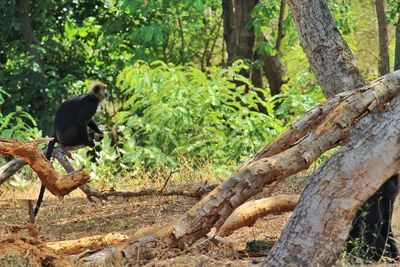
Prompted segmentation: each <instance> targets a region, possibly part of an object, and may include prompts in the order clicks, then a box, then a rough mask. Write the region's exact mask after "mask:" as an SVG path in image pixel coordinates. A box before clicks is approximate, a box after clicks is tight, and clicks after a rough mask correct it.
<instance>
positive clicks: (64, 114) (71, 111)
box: [54, 94, 98, 132]
mask: <svg viewBox="0 0 400 267" xmlns="http://www.w3.org/2000/svg"><path fill="white" fill-rule="evenodd" d="M97 107H98V103H96V101H93V99H92V97H90V96H89V95H88V94H82V95H78V96H74V97H71V98H69V99H67V100H65V101H64V102H63V103H61V105H60V107H59V108H58V110H57V112H56V116H55V120H54V130H55V132H60V131H63V130H64V129H66V128H67V127H69V126H71V125H72V124H80V125H82V124H85V125H87V123H88V122H89V120H90V119H91V118H92V117H93V115H94V114H95V113H96V110H97Z"/></svg>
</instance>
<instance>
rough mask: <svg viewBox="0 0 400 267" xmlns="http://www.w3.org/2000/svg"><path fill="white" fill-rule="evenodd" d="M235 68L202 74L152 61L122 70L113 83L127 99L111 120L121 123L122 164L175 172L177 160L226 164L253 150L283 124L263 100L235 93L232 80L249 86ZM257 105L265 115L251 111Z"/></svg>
mask: <svg viewBox="0 0 400 267" xmlns="http://www.w3.org/2000/svg"><path fill="white" fill-rule="evenodd" d="M241 67H242V66H241V65H240V62H238V65H234V66H233V67H231V68H228V69H219V68H216V67H213V68H210V69H208V71H207V73H204V72H202V71H200V70H199V69H197V68H195V67H190V66H187V67H183V66H173V65H171V64H165V63H163V62H160V61H156V62H153V63H152V64H146V63H143V62H142V63H136V64H134V65H133V66H132V67H128V68H126V69H125V70H124V71H123V72H122V73H121V74H120V75H119V77H118V81H117V82H118V86H119V87H120V88H121V91H122V92H123V93H124V94H126V95H130V97H129V99H127V100H126V101H125V102H124V103H123V108H122V110H121V111H120V112H118V113H117V114H116V116H115V120H116V122H117V124H118V125H126V129H125V131H124V136H125V137H126V138H127V142H125V143H124V146H123V150H124V153H123V162H124V164H126V165H134V166H135V167H146V168H151V169H157V168H160V167H161V166H169V167H171V168H175V167H176V166H177V165H179V159H181V158H187V159H195V162H196V163H197V164H201V163H202V162H206V161H210V162H215V164H226V163H227V162H230V161H234V162H239V161H241V160H243V157H248V156H249V155H251V154H253V153H254V152H256V150H257V149H258V148H260V146H261V145H263V144H265V143H266V142H267V141H268V140H270V139H271V138H272V137H273V136H275V135H276V134H277V133H278V132H280V131H281V130H282V129H283V124H282V122H281V121H280V120H278V119H276V118H275V116H274V110H273V105H274V104H273V102H271V101H270V100H269V99H268V98H267V100H266V101H262V100H261V99H260V98H259V97H258V96H257V94H256V92H254V91H251V92H250V93H249V94H243V91H242V90H243V89H242V90H235V85H234V83H232V81H233V80H241V81H245V82H246V83H249V81H247V80H246V79H245V78H244V77H242V76H240V75H238V74H237V73H238V71H239V70H240V68H241ZM258 104H262V105H264V106H265V107H266V108H267V109H268V111H269V115H266V114H262V113H260V112H257V111H256V109H257V105H258Z"/></svg>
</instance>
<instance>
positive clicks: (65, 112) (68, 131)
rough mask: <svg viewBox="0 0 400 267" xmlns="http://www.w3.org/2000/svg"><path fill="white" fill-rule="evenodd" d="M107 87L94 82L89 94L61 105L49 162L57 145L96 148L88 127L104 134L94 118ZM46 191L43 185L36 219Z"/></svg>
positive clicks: (48, 147)
mask: <svg viewBox="0 0 400 267" xmlns="http://www.w3.org/2000/svg"><path fill="white" fill-rule="evenodd" d="M105 87H106V85H105V84H103V83H102V82H94V83H92V84H91V85H90V90H89V92H88V93H86V94H81V95H78V96H74V97H71V98H69V99H67V100H65V101H64V102H62V103H61V105H60V106H59V108H58V110H57V112H56V115H55V119H54V129H53V133H52V134H51V137H53V140H51V141H50V142H49V144H48V146H47V152H46V158H47V160H49V161H50V159H51V155H52V153H53V150H54V146H55V144H56V143H58V144H59V145H60V147H61V148H64V147H68V146H80V145H84V146H89V147H92V148H93V147H94V146H95V144H94V141H93V140H92V139H89V135H88V127H89V128H90V129H92V130H93V131H94V132H96V133H99V134H102V131H101V130H100V129H99V127H97V125H96V123H95V122H94V120H93V119H92V117H93V116H94V114H95V113H96V110H97V107H98V106H99V104H100V103H101V101H103V100H104V99H106V98H107V95H106V93H105ZM45 189H46V188H45V187H44V186H43V184H42V186H41V188H40V192H39V196H38V200H37V202H36V207H35V210H34V216H35V217H36V215H37V213H38V212H39V209H40V205H41V204H42V200H43V195H44V191H45Z"/></svg>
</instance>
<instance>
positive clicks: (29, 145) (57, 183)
mask: <svg viewBox="0 0 400 267" xmlns="http://www.w3.org/2000/svg"><path fill="white" fill-rule="evenodd" d="M49 140H51V139H49V138H42V139H37V140H33V141H30V142H22V141H18V140H13V139H9V138H0V153H1V154H9V155H15V156H18V157H20V158H22V159H23V160H24V161H25V162H26V163H28V164H29V165H30V166H31V168H32V169H33V170H34V171H35V172H36V173H37V175H38V176H39V179H40V181H41V182H42V184H43V185H44V186H45V187H46V188H47V189H48V190H49V191H50V192H51V193H52V194H53V195H55V196H57V197H58V198H60V199H62V198H63V196H65V195H66V194H68V193H69V192H71V191H72V190H74V189H76V188H77V187H78V186H80V185H82V184H84V183H86V182H87V181H89V176H88V175H87V174H86V173H85V172H83V171H77V172H73V173H70V174H67V175H64V176H62V175H60V174H58V173H57V172H56V171H55V170H54V168H53V166H52V165H51V163H50V162H49V161H48V160H47V159H46V158H45V156H44V155H43V153H42V152H41V151H40V150H38V149H37V145H38V144H39V143H43V142H48V141H49Z"/></svg>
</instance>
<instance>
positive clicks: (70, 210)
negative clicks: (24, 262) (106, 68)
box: [0, 169, 400, 266]
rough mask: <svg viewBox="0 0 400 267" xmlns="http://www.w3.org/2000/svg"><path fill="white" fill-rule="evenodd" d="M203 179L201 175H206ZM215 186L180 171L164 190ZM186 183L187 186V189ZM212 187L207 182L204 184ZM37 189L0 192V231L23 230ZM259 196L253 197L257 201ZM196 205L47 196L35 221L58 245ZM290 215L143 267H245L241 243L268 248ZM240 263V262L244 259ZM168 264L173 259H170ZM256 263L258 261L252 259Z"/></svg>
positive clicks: (158, 220)
mask: <svg viewBox="0 0 400 267" xmlns="http://www.w3.org/2000/svg"><path fill="white" fill-rule="evenodd" d="M205 174H206V175H205ZM168 175H169V173H168V172H164V173H159V174H158V175H156V176H154V177H152V178H151V179H149V177H148V176H147V177H145V176H141V177H140V178H139V176H138V178H137V179H143V183H142V182H141V184H142V186H144V187H152V188H154V187H155V188H161V187H162V186H163V184H164V181H165V178H166V177H168ZM204 177H206V178H207V180H212V181H214V182H215V181H219V180H220V177H217V176H216V175H213V174H212V170H211V169H210V170H208V171H204V170H203V171H202V172H197V173H191V172H189V171H187V170H185V169H184V170H181V171H180V172H179V173H176V174H174V175H173V176H172V177H171V179H170V181H169V183H168V186H169V187H182V186H193V184H201V183H204V181H205V180H206V179H205V178H204ZM187 181H192V182H191V183H190V185H188V183H187ZM304 181H305V179H304V177H302V176H297V177H290V178H288V179H287V180H286V181H285V182H284V183H281V184H280V185H278V187H277V188H276V190H275V192H274V194H281V193H286V194H294V193H299V192H300V191H301V189H302V188H303V185H304ZM209 183H211V182H209ZM116 188H119V189H124V190H128V189H135V190H138V189H139V188H137V187H136V188H135V187H132V182H130V181H124V182H121V183H119V184H118V185H116ZM38 191H39V185H38V184H35V185H31V186H28V187H25V188H23V189H7V190H6V189H4V187H3V189H2V188H1V187H0V229H3V228H4V227H5V226H6V225H7V224H24V223H26V222H27V221H28V211H27V205H26V201H27V200H28V199H33V200H36V198H37V194H38ZM262 196H263V194H260V195H258V196H257V198H260V197H262ZM196 202H197V200H196V199H192V198H186V197H179V196H147V197H137V198H128V199H127V198H111V199H110V200H109V201H108V202H106V203H101V202H99V201H97V202H96V203H89V202H88V201H87V200H86V198H85V195H84V194H83V193H82V192H80V191H79V190H76V191H74V192H72V193H71V194H69V195H68V196H66V197H65V199H64V200H63V201H59V200H58V199H56V198H55V197H54V196H52V195H51V194H49V193H48V192H46V194H45V199H44V202H43V204H42V209H41V211H40V212H39V215H38V217H37V222H36V223H37V225H39V226H40V228H41V231H40V234H41V237H42V240H43V241H45V242H48V241H60V240H69V239H77V238H82V237H88V236H93V235H98V234H106V233H111V232H118V233H121V234H126V235H133V233H134V232H136V231H137V230H138V229H140V228H143V227H146V226H151V225H159V224H165V223H167V222H171V220H174V219H176V218H177V217H179V216H180V215H181V214H183V213H184V212H185V211H187V210H188V209H189V208H190V207H192V206H193V205H194V204H195V203H196ZM399 206H400V200H399V201H398V205H397V208H396V210H395V212H394V215H393V219H394V220H393V221H394V224H393V228H394V230H395V231H396V233H399V234H400V208H399ZM290 215H291V213H283V214H276V215H271V216H267V217H266V218H263V219H260V220H258V221H257V222H256V224H255V225H254V226H253V227H251V228H249V227H245V228H243V229H240V230H238V231H236V232H235V233H234V234H233V235H231V236H229V239H230V240H232V241H233V246H231V247H226V246H220V245H215V244H213V243H210V242H208V243H206V244H204V245H203V246H198V247H196V248H194V249H192V250H189V251H188V252H185V253H183V252H168V253H164V254H160V255H159V257H158V258H157V259H155V260H153V261H151V262H148V263H147V264H148V265H147V266H170V265H173V266H250V265H252V261H254V260H255V259H254V258H246V257H245V256H243V254H240V253H238V251H240V250H244V249H245V246H246V243H247V242H250V241H253V240H265V241H266V242H267V243H269V244H273V243H274V242H275V241H276V240H277V238H278V237H279V235H280V231H281V229H282V227H283V226H284V224H285V222H286V221H287V220H288V219H289V217H290ZM243 257H244V258H243ZM172 258H173V259H172ZM256 260H259V259H256Z"/></svg>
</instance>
